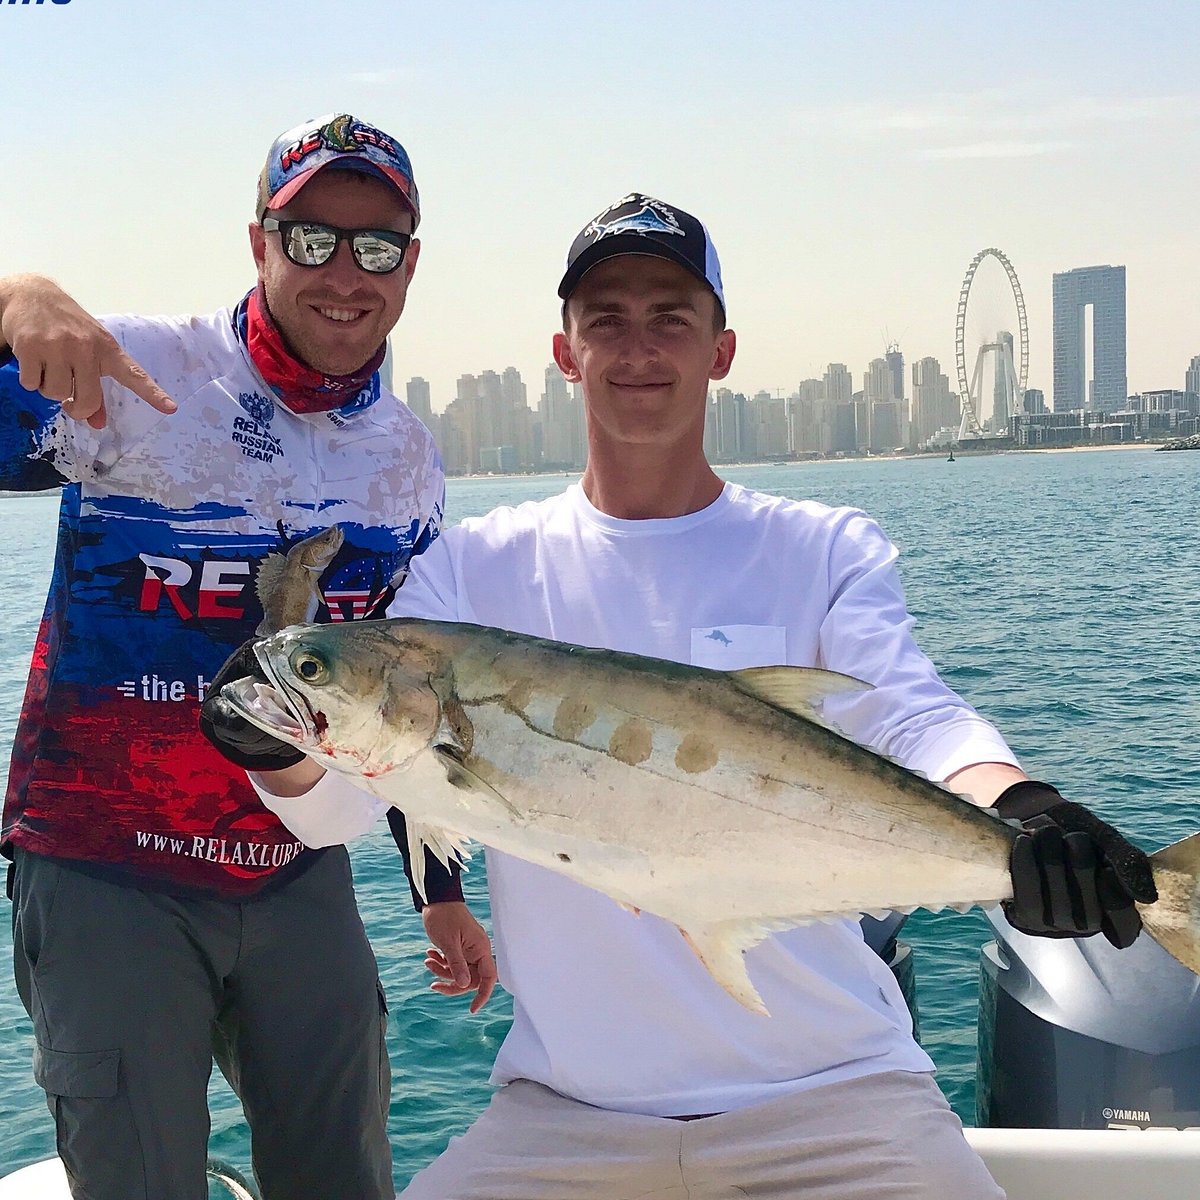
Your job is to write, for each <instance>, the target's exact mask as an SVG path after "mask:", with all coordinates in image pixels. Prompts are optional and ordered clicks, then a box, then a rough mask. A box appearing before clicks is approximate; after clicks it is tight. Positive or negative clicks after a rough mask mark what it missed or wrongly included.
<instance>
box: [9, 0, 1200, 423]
mask: <svg viewBox="0 0 1200 1200" xmlns="http://www.w3.org/2000/svg"><path fill="white" fill-rule="evenodd" d="M285 12H286V15H287V19H288V22H289V27H297V26H298V27H303V28H307V27H310V26H311V27H314V28H323V27H324V23H325V22H326V21H327V20H328V12H327V10H326V9H325V8H321V9H318V8H317V7H316V5H315V4H312V3H311V0H293V2H292V3H289V4H288V6H287V8H286V9H283V8H282V6H280V5H277V4H272V3H271V2H270V0H266V2H265V3H261V4H256V5H245V4H241V3H239V2H238V0H209V2H208V3H206V4H204V5H201V6H167V7H164V6H162V5H161V4H157V3H153V2H152V0H111V2H110V3H106V4H105V5H103V6H99V5H94V4H88V3H86V0H75V2H73V3H71V4H69V5H43V6H33V5H30V6H22V5H18V6H9V5H3V6H0V36H2V37H3V39H4V45H5V47H6V49H8V50H9V51H10V54H9V55H8V58H7V61H6V64H5V71H4V73H3V76H2V78H0V98H3V99H4V100H6V101H7V106H8V110H9V111H11V112H20V111H24V109H25V108H26V107H27V106H28V103H29V100H30V98H31V97H36V98H37V101H38V109H37V119H36V122H35V124H34V126H33V127H32V129H31V135H30V136H29V137H27V138H23V139H22V141H21V146H20V153H19V156H14V157H13V160H12V162H10V164H9V169H8V170H7V171H6V172H5V176H4V183H3V186H0V229H3V230H4V234H5V236H4V241H3V249H4V265H3V268H2V269H3V270H4V271H6V272H7V271H21V270H32V271H41V272H43V273H46V274H49V275H51V276H53V277H54V278H57V279H58V280H59V281H60V282H62V283H63V284H64V285H65V286H66V287H67V288H68V290H70V291H71V292H72V293H73V294H75V295H76V296H77V297H78V298H79V300H80V301H81V303H83V304H84V305H85V307H87V308H89V309H90V310H92V311H95V312H153V313H161V312H167V313H181V312H204V311H208V310H211V309H213V308H216V307H219V306H221V305H224V304H230V303H232V302H234V301H236V300H237V299H238V298H240V296H241V295H242V294H244V292H245V290H246V289H247V288H248V287H249V286H250V283H251V282H252V279H253V270H252V265H251V261H250V256H249V253H248V246H247V242H246V232H245V231H246V226H247V223H248V221H249V220H250V218H251V216H252V212H251V210H252V202H253V201H252V198H253V193H254V180H255V178H256V177H257V174H258V171H259V169H260V168H261V165H262V155H263V154H264V153H265V150H266V147H267V146H268V145H269V144H270V142H271V141H272V139H273V138H274V137H275V136H276V135H277V134H278V133H279V132H280V130H282V129H285V128H288V127H290V126H292V125H294V124H296V122H297V121H298V120H301V119H303V118H304V117H306V116H310V115H316V114H319V113H323V112H330V111H335V110H349V111H352V112H356V113H360V114H361V115H363V116H365V117H367V118H369V119H371V120H372V121H373V122H375V123H376V124H378V125H380V126H381V127H383V128H385V129H387V130H388V131H389V132H392V133H394V134H395V135H396V136H398V137H399V138H400V140H401V141H402V142H404V144H405V146H406V148H407V149H408V150H409V152H410V154H411V156H412V159H413V163H414V167H415V170H416V176H417V180H418V184H419V186H420V189H421V195H422V209H423V220H422V223H421V227H420V230H419V231H418V232H419V234H420V236H421V240H422V244H423V246H422V253H421V260H420V264H419V268H418V271H417V274H416V278H415V279H414V281H413V287H412V291H411V294H410V300H409V304H408V309H407V311H406V313H405V314H404V317H403V318H402V320H401V322H400V324H399V326H398V327H397V331H396V335H395V336H396V340H395V356H396V360H397V374H398V376H399V377H400V378H401V379H407V378H409V377H411V376H414V375H419V376H422V377H423V378H425V379H427V380H428V381H429V382H430V385H431V390H432V395H433V399H434V403H435V405H438V406H441V405H444V404H445V403H446V402H447V400H448V398H449V397H451V396H452V395H453V393H454V386H455V381H456V379H457V377H458V375H460V374H461V373H463V372H464V371H481V370H484V369H488V368H490V367H495V369H501V368H502V366H508V365H512V366H515V367H517V368H518V369H519V370H520V372H521V374H522V376H523V378H524V379H525V380H527V381H532V380H536V379H538V378H539V377H540V373H541V371H542V369H543V364H544V363H545V362H546V361H547V358H548V356H549V348H550V339H551V336H552V334H553V332H554V330H555V329H556V327H557V326H558V321H559V312H558V299H557V296H556V294H555V289H556V285H557V281H558V279H559V276H560V274H561V271H562V266H563V259H564V256H565V253H566V248H567V246H568V245H569V244H570V242H571V239H572V238H573V237H574V235H575V234H576V232H577V231H578V230H579V228H580V227H581V226H582V225H583V224H584V222H585V221H586V220H587V219H588V218H589V217H591V216H592V215H593V214H594V213H596V212H598V211H599V210H600V209H602V208H603V207H604V206H605V205H606V204H607V203H609V202H610V201H611V200H613V199H614V198H615V197H616V196H619V195H622V194H625V193H626V192H628V191H630V190H642V191H646V192H648V193H650V194H654V195H660V196H662V197H664V198H666V199H669V200H670V201H671V202H672V203H675V204H678V205H680V206H682V207H684V208H686V209H688V210H689V211H691V212H694V213H696V214H697V215H699V216H700V217H701V218H702V219H703V220H704V221H705V223H706V224H707V225H708V227H709V229H710V230H711V231H712V234H713V237H714V240H715V242H716V245H717V247H718V248H719V250H720V254H721V260H722V266H723V268H724V276H725V284H726V295H727V299H728V301H729V316H730V323H731V326H732V327H733V328H734V329H735V330H736V331H737V333H738V335H739V345H738V354H737V357H736V358H735V360H734V364H733V368H732V371H731V373H730V377H729V380H728V383H729V386H730V387H732V388H734V389H736V390H738V391H741V392H744V393H746V394H747V395H749V394H753V393H755V392H757V391H759V390H763V389H766V390H770V391H776V390H781V391H783V392H784V393H785V394H787V393H788V392H790V391H791V390H792V389H793V388H795V387H796V386H797V385H798V383H799V382H800V381H801V380H803V379H806V378H818V377H821V375H822V374H823V372H824V369H825V366H826V364H827V363H828V362H831V361H832V362H842V363H846V364H849V365H850V366H851V367H852V369H853V370H854V372H855V374H856V379H855V390H858V388H859V386H860V381H859V380H858V378H857V375H858V374H859V373H861V371H862V369H863V368H864V367H865V365H866V364H868V363H869V362H871V361H872V360H873V359H876V358H886V354H887V348H888V346H889V344H891V343H894V342H898V343H899V344H900V345H901V346H903V347H904V348H905V352H906V355H907V357H908V359H909V361H910V362H912V361H915V360H917V359H919V358H921V357H925V356H932V357H935V358H937V359H938V360H939V361H940V362H941V364H942V368H943V370H946V371H947V372H948V374H950V376H951V381H952V384H953V383H954V379H953V375H954V372H953V369H952V364H953V362H954V311H955V298H956V295H957V291H958V288H959V284H960V282H961V280H962V276H963V272H964V270H965V269H966V266H967V264H968V263H969V262H970V261H971V259H972V256H973V255H975V254H976V253H977V252H978V251H979V250H980V248H981V247H985V246H998V247H1001V248H1003V250H1004V251H1005V253H1006V254H1007V255H1008V256H1009V257H1010V258H1011V260H1012V263H1013V265H1014V266H1015V268H1016V271H1017V272H1018V274H1019V275H1020V277H1021V280H1022V283H1023V286H1024V289H1025V299H1026V303H1027V306H1028V317H1029V327H1030V333H1031V337H1030V343H1031V345H1030V364H1029V366H1030V375H1029V382H1030V384H1031V385H1034V386H1037V387H1040V388H1042V389H1043V390H1045V392H1046V393H1047V395H1051V394H1052V392H1053V382H1052V377H1051V372H1052V346H1053V328H1052V325H1053V322H1052V279H1053V276H1054V275H1055V274H1057V273H1061V272H1064V271H1068V270H1071V269H1073V268H1076V267H1079V266H1085V265H1088V264H1094V263H1122V264H1124V265H1125V266H1126V269H1127V277H1128V331H1127V334H1128V387H1129V389H1130V391H1133V392H1136V391H1141V390H1145V389H1150V388H1157V387H1163V386H1171V387H1177V386H1179V385H1178V383H1176V382H1175V377H1176V374H1177V371H1176V368H1175V364H1176V363H1177V362H1178V361H1180V360H1182V361H1184V362H1185V363H1186V362H1187V361H1188V360H1189V359H1190V358H1191V357H1192V356H1193V355H1194V354H1196V353H1197V352H1198V351H1200V345H1194V344H1189V343H1190V342H1191V340H1192V338H1193V333H1192V330H1193V325H1194V314H1195V312H1196V311H1198V310H1200V279H1198V278H1197V275H1196V272H1194V271H1192V270H1189V269H1188V264H1190V263H1193V262H1195V261H1197V259H1198V258H1200V228H1198V227H1197V222H1196V221H1195V216H1194V213H1193V211H1192V207H1193V206H1192V204H1191V195H1192V180H1193V179H1194V178H1196V176H1197V174H1198V172H1200V162H1198V161H1197V159H1198V158H1200V138H1198V137H1197V132H1198V128H1197V127H1198V126H1200V81H1197V80H1196V78H1195V72H1194V70H1193V63H1192V57H1193V56H1192V53H1191V47H1193V46H1194V45H1195V43H1196V37H1197V35H1198V34H1200V6H1196V5H1194V4H1190V3H1182V2H1171V3H1166V2H1158V3H1156V2H1154V0H1150V2H1148V3H1146V4H1143V5H1139V6H1137V8H1136V10H1135V9H1134V8H1133V7H1132V6H1128V5H1125V4H1121V3H1118V2H1116V0H1094V2H1092V3H1088V4H1087V5H1086V7H1085V6H1084V5H1083V4H1082V3H1076V2H1075V0H1062V2H1060V3H1055V4H1051V5H1046V4H1039V3H1033V2H1031V0H1014V3H1013V4H1012V5H1010V6H1008V7H1006V9H1005V20H1004V22H1003V29H1002V30H1001V29H1000V28H999V27H998V26H997V24H996V22H995V19H994V15H993V14H991V13H990V12H989V11H988V10H986V9H977V8H972V7H971V6H965V7H964V6H962V5H961V4H955V3H952V0H913V2H912V3H911V4H906V5H895V4H890V3H887V2H885V0H876V2H873V3H868V2H865V0H846V2H845V3H843V4H839V5H836V6H835V5H824V4H819V3H801V2H794V3H782V2H779V0H747V2H746V3H745V4H742V5H739V7H738V14H737V20H736V21H731V20H730V19H729V9H728V6H727V5H724V4H722V3H718V2H716V0H711V2H710V0H687V2H686V3H685V2H684V0H662V2H660V3H658V4H655V5H652V6H646V5H639V4H633V3H631V2H629V0H610V2H609V3H608V4H607V5H606V6H605V7H604V9H603V13H602V14H600V13H585V12H583V11H582V10H578V9H576V7H575V6H570V5H561V4H556V3H551V2H549V0H546V2H535V0H512V2H511V3H509V4H506V5H504V6H494V5H484V4H480V3H470V2H464V3H462V4H458V5H453V6H443V7H442V8H440V9H439V8H435V7H434V6H416V5H413V6H403V7H402V8H401V7H400V6H397V5H395V4H394V3H388V2H386V0H361V2H360V3H358V4H356V5H355V6H353V8H352V10H350V12H348V14H345V15H346V16H347V17H348V18H350V19H351V20H352V24H353V25H354V27H355V28H360V29H369V30H372V31H376V32H378V35H379V36H378V37H370V38H362V37H347V38H330V39H327V41H326V42H325V43H323V45H322V48H321V54H320V55H319V57H312V56H311V55H305V54H303V53H301V52H300V51H298V50H297V49H295V48H294V47H292V46H291V45H290V44H287V45H281V41H286V39H281V35H280V24H279V21H280V16H281V14H282V13H285ZM214 29H217V30H220V31H221V52H220V53H219V54H212V55H204V56H200V55H197V54H196V53H195V48H196V47H197V46H204V45H208V44H210V43H211V41H212V37H213V33H212V31H213V30H214ZM631 29H636V30H637V31H638V35H637V36H636V37H632V36H630V33H629V31H630V30H631ZM401 30H402V36H399V35H400V32H401ZM391 31H395V33H396V34H397V35H398V36H395V37H393V36H392V35H391ZM663 47H669V49H670V52H669V53H663V52H662V48H663ZM873 47H874V48H878V47H886V49H887V59H888V61H889V62H893V63H895V64H897V69H895V70H890V71H862V70H856V69H855V64H856V63H860V62H861V61H862V60H863V55H864V54H865V53H869V52H873V51H872V48H873ZM981 47H989V52H988V53H983V54H981V53H980V48H981ZM127 60H128V61H134V62H136V64H137V69H136V70H129V71H117V72H114V71H113V70H112V69H111V65H110V64H111V63H112V62H113V61H127ZM48 62H53V63H54V64H55V79H56V82H55V86H54V87H53V88H47V87H46V86H45V78H44V71H45V68H44V64H46V63H48ZM150 95H152V96H153V103H152V104H148V103H147V97H148V96H150ZM135 115H136V119H131V118H134V116H135Z"/></svg>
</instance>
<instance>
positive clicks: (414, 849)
mask: <svg viewBox="0 0 1200 1200" xmlns="http://www.w3.org/2000/svg"><path fill="white" fill-rule="evenodd" d="M405 826H406V828H407V830H408V860H409V863H410V864H411V867H412V876H413V887H415V888H416V889H417V895H418V896H420V897H421V899H422V900H424V901H425V903H426V904H428V903H429V896H428V895H427V894H426V892H425V851H426V849H428V850H429V851H430V853H431V854H432V855H433V856H434V858H436V859H437V860H438V862H440V863H441V864H442V866H443V867H445V868H446V869H447V870H449V868H450V863H451V862H452V861H454V862H457V863H458V865H459V866H460V867H461V868H462V869H463V870H464V871H466V870H467V869H468V868H467V863H468V862H469V861H470V858H471V855H470V852H469V851H468V850H467V848H466V844H465V843H464V841H463V840H462V838H460V837H459V836H458V835H457V834H454V833H450V832H449V830H446V829H439V828H438V827H437V826H436V825H425V824H423V823H421V822H420V821H406V822H405Z"/></svg>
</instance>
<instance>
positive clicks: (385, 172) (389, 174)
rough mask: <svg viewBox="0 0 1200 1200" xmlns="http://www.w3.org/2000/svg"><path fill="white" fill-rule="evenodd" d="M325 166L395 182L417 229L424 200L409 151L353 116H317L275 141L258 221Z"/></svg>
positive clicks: (264, 171) (263, 183)
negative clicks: (414, 176) (419, 192)
mask: <svg viewBox="0 0 1200 1200" xmlns="http://www.w3.org/2000/svg"><path fill="white" fill-rule="evenodd" d="M326 167H329V168H330V169H340V170H345V171H361V172H362V173H363V174H366V175H374V176H375V177H376V178H377V179H382V180H383V181H384V183H387V184H390V185H391V186H392V187H393V188H395V190H396V191H397V192H398V193H399V195H400V199H401V200H403V201H404V204H405V206H406V207H407V208H408V210H409V211H410V212H411V213H412V217H413V228H414V229H416V227H417V224H418V222H419V221H420V220H421V201H420V198H419V197H418V195H417V185H416V182H415V181H414V180H413V171H412V164H411V163H410V162H409V161H408V153H407V152H406V151H405V149H404V147H403V146H402V145H400V143H399V142H398V141H396V139H395V138H394V137H390V136H389V135H388V134H386V133H384V132H383V131H382V130H381V129H376V128H375V126H374V125H368V124H367V122H366V121H360V120H359V119H358V118H357V117H352V116H351V115H350V114H349V113H331V114H330V115H328V116H324V117H315V118H313V119H312V120H311V121H305V122H304V124H303V125H297V126H296V128H295V129H289V130H288V131H287V132H286V133H281V134H280V135H279V136H278V137H277V138H276V139H275V141H274V142H273V143H272V145H271V149H270V151H269V152H268V154H267V161H266V163H265V164H264V166H263V169H262V173H261V174H260V175H259V177H258V203H257V207H256V209H255V212H256V214H257V216H258V219H259V220H260V221H261V220H262V219H263V216H264V215H265V214H266V213H267V212H268V211H270V210H274V209H279V208H282V207H283V206H284V205H285V204H286V203H287V202H288V201H289V200H290V199H291V198H292V197H293V196H295V194H296V193H297V192H298V191H299V190H300V189H301V188H302V187H303V186H304V185H305V184H306V183H307V182H308V181H309V180H310V179H311V178H312V177H313V176H314V175H315V174H316V173H317V172H318V171H321V170H324V169H325V168H326Z"/></svg>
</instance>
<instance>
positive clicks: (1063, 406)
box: [1054, 265, 1128, 412]
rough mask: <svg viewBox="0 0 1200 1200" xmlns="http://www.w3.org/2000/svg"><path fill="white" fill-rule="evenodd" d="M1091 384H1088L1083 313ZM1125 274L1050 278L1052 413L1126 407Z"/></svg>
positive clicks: (1103, 270) (1088, 270)
mask: <svg viewBox="0 0 1200 1200" xmlns="http://www.w3.org/2000/svg"><path fill="white" fill-rule="evenodd" d="M1089 307H1090V308H1091V310H1092V359H1093V363H1092V378H1091V379H1087V378H1085V376H1086V375H1087V373H1088V372H1087V361H1086V359H1087V310H1088V308H1089ZM1127 394H1128V382H1127V378H1126V373H1125V268H1124V267H1110V266H1107V265H1106V266H1103V267H1078V268H1077V269H1075V270H1074V271H1063V272H1061V273H1058V274H1056V275H1055V276H1054V411H1055V412H1072V411H1074V410H1076V409H1083V410H1085V411H1089V412H1090V411H1100V412H1120V411H1121V410H1122V409H1123V408H1124V407H1125V397H1126V395H1127Z"/></svg>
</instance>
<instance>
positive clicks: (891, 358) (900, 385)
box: [883, 342, 904, 400]
mask: <svg viewBox="0 0 1200 1200" xmlns="http://www.w3.org/2000/svg"><path fill="white" fill-rule="evenodd" d="M883 357H884V361H885V362H886V363H887V365H888V369H889V370H890V371H891V372H892V394H893V396H894V397H895V398H896V399H897V400H903V399H904V355H903V354H902V353H901V351H900V347H899V345H898V344H897V343H896V342H892V343H891V345H889V346H888V348H887V353H886V354H885V355H884V356H883Z"/></svg>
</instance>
